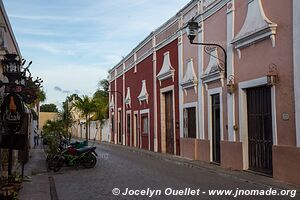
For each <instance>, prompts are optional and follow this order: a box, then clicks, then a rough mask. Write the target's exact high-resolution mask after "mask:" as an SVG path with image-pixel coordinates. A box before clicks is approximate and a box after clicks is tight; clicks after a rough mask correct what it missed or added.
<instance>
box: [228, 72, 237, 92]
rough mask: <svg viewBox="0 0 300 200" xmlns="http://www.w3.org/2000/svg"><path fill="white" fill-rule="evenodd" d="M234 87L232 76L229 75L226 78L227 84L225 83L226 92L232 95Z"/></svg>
mask: <svg viewBox="0 0 300 200" xmlns="http://www.w3.org/2000/svg"><path fill="white" fill-rule="evenodd" d="M235 88H236V85H235V84H234V76H233V75H230V76H229V77H228V83H227V92H228V93H229V94H233V93H234V91H235Z"/></svg>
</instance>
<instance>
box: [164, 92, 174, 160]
mask: <svg viewBox="0 0 300 200" xmlns="http://www.w3.org/2000/svg"><path fill="white" fill-rule="evenodd" d="M164 96H165V131H166V153H169V154H174V124H173V92H172V91H169V92H166V93H164Z"/></svg>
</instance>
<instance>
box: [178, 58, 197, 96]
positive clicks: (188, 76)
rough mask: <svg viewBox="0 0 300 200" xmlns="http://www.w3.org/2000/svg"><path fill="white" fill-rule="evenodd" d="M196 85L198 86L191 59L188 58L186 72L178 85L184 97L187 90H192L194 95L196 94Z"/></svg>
mask: <svg viewBox="0 0 300 200" xmlns="http://www.w3.org/2000/svg"><path fill="white" fill-rule="evenodd" d="M197 84H198V79H197V76H196V73H195V70H194V64H193V59H192V58H190V59H188V61H187V67H186V72H185V75H184V77H183V80H182V81H181V83H180V85H181V86H182V89H183V90H184V91H185V95H187V89H188V88H194V89H195V93H197Z"/></svg>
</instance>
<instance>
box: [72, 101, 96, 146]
mask: <svg viewBox="0 0 300 200" xmlns="http://www.w3.org/2000/svg"><path fill="white" fill-rule="evenodd" d="M73 106H74V107H75V108H76V109H78V111H79V112H80V113H81V115H82V116H83V117H84V118H85V120H86V122H87V123H85V125H86V128H85V131H86V132H85V138H86V141H88V139H89V137H88V127H89V124H90V123H89V121H90V117H91V114H92V113H93V112H94V109H95V103H94V101H93V99H91V98H89V97H88V96H86V95H84V96H82V97H78V99H76V100H75V101H74V103H73Z"/></svg>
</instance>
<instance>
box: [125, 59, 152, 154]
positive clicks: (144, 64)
mask: <svg viewBox="0 0 300 200" xmlns="http://www.w3.org/2000/svg"><path fill="white" fill-rule="evenodd" d="M152 58H153V55H152V54H151V55H150V56H149V57H147V58H145V59H144V60H143V61H141V62H140V63H138V64H137V72H136V73H134V68H132V69H130V70H129V71H127V72H126V74H125V91H126V92H127V87H130V95H131V107H127V108H126V110H131V114H132V115H131V116H132V117H131V127H132V128H133V125H134V123H133V112H134V111H137V110H138V111H140V110H143V109H149V110H150V113H149V119H150V124H149V125H150V150H151V151H153V150H154V106H153V105H154V95H153V63H152ZM142 80H146V88H147V92H148V95H149V96H148V104H147V103H146V102H143V103H142V104H140V102H139V100H138V98H137V97H138V96H139V94H140V92H141V89H142ZM125 95H126V94H125ZM139 127H140V126H139ZM132 135H133V130H132Z"/></svg>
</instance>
